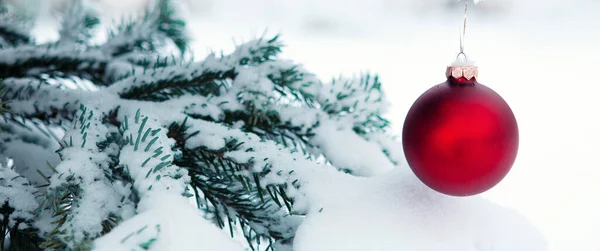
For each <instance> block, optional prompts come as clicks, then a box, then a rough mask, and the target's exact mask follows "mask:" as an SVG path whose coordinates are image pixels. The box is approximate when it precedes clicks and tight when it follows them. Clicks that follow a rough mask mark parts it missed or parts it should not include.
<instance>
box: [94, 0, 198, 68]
mask: <svg viewBox="0 0 600 251" xmlns="http://www.w3.org/2000/svg"><path fill="white" fill-rule="evenodd" d="M172 5H173V3H172V2H171V1H169V0H159V1H158V2H157V4H156V6H152V7H153V8H152V9H149V10H147V11H146V14H145V16H144V18H142V19H140V20H136V21H131V22H129V23H123V24H122V25H121V26H120V27H119V28H118V29H117V31H116V32H112V33H111V34H110V36H109V39H108V42H107V43H106V44H104V45H102V51H103V52H104V53H105V54H107V55H111V56H114V57H116V56H121V55H124V54H127V53H130V52H133V51H135V50H141V51H152V50H154V49H155V48H156V46H157V45H161V44H162V43H164V42H166V41H167V40H170V41H172V42H173V43H174V44H175V46H177V48H178V49H179V50H180V51H181V52H182V53H183V52H184V51H185V50H186V48H187V40H188V35H187V34H186V33H185V31H184V28H185V23H184V22H183V21H182V20H180V19H179V18H178V17H177V16H176V13H175V11H174V6H172Z"/></svg>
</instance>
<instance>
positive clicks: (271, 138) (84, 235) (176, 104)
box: [0, 1, 400, 251]
mask: <svg viewBox="0 0 600 251" xmlns="http://www.w3.org/2000/svg"><path fill="white" fill-rule="evenodd" d="M158 4H159V5H160V6H162V8H155V9H152V11H150V12H148V14H147V15H146V16H145V17H144V18H142V19H141V20H136V21H133V22H131V23H130V24H128V25H124V26H123V27H122V30H121V32H120V33H118V34H115V35H114V36H112V37H111V39H109V40H108V41H107V43H105V44H101V45H98V46H91V45H89V44H88V43H86V41H81V43H79V44H78V45H77V46H76V48H74V47H73V46H71V47H67V46H63V45H61V44H68V43H61V42H59V43H52V44H48V45H43V46H42V45H22V46H17V47H15V48H8V49H2V50H0V66H6V69H5V70H0V75H1V76H4V77H5V78H6V79H5V80H4V86H5V87H6V88H7V91H6V93H5V94H4V95H3V96H2V99H3V101H9V102H10V109H11V111H12V114H4V117H5V118H7V122H6V125H4V127H6V128H8V129H11V130H7V131H6V132H7V133H8V134H9V135H6V137H2V139H3V140H4V141H3V144H11V142H12V143H15V142H19V143H21V142H20V141H18V140H21V141H23V142H25V143H28V144H21V145H23V146H28V147H31V148H32V149H33V145H36V144H40V146H39V148H40V149H46V148H48V147H50V146H51V145H52V144H42V143H43V142H42V141H41V140H39V137H41V135H42V134H43V135H46V134H47V138H48V139H49V140H51V139H52V138H53V137H54V136H52V134H50V133H46V134H44V133H41V134H40V132H42V131H44V132H46V131H48V130H49V129H48V130H46V129H47V128H53V129H55V130H59V129H60V128H61V127H68V128H67V130H66V132H64V133H65V135H64V136H63V137H62V140H60V142H61V148H60V150H59V154H60V157H61V158H60V160H61V161H60V162H58V161H56V160H54V162H53V161H51V160H48V162H49V163H51V164H50V167H47V166H46V165H40V164H38V166H37V167H30V168H29V169H27V170H40V172H41V173H42V174H50V175H48V176H51V177H49V178H48V181H49V184H48V187H47V188H45V189H42V190H41V194H42V195H43V196H42V198H43V200H42V206H41V207H40V208H41V209H43V210H42V212H44V213H43V214H39V217H38V218H36V219H35V220H36V227H37V229H38V230H39V232H38V234H39V235H40V236H41V237H42V238H43V246H44V247H47V248H58V249H68V250H70V249H77V248H81V249H91V248H98V249H99V250H108V249H112V250H114V249H117V250H120V249H124V248H125V249H127V250H129V249H134V250H139V249H151V250H157V249H160V248H164V247H166V245H178V244H181V245H182V246H177V247H181V250H185V247H189V246H184V243H188V244H189V243H192V244H194V245H196V244H198V243H200V242H202V243H212V242H210V241H209V240H206V239H203V238H191V239H193V240H190V238H186V236H189V235H181V236H176V237H173V236H172V235H171V234H170V233H171V232H173V231H177V230H174V229H176V228H177V227H179V226H189V228H187V229H188V231H189V232H190V233H195V234H197V236H201V235H210V236H212V235H213V234H212V233H213V232H214V233H218V232H219V231H217V232H215V229H216V228H215V229H213V228H214V227H213V228H211V227H206V228H205V227H201V228H199V229H198V230H196V229H195V228H194V227H192V226H191V225H188V224H194V226H196V225H197V226H207V225H209V223H210V222H211V221H212V223H213V224H214V225H215V226H217V227H219V228H229V232H230V233H229V234H230V235H232V236H233V237H234V238H238V237H237V236H241V237H243V239H246V240H247V242H248V244H246V246H247V247H252V248H255V249H258V246H260V245H261V243H262V247H263V248H265V246H268V249H270V250H278V251H279V250H290V249H291V248H292V244H293V241H294V239H295V235H296V231H297V229H298V228H299V226H300V224H301V223H302V219H303V217H302V216H303V215H304V214H306V213H307V212H308V211H309V210H310V209H311V208H312V209H314V207H315V205H318V203H316V202H312V201H310V200H311V197H312V196H311V195H309V194H308V191H306V190H305V187H306V186H307V184H311V182H316V181H318V180H320V179H319V178H318V177H317V176H318V175H319V174H322V173H323V172H333V173H336V172H337V170H344V171H345V172H347V173H350V174H352V175H360V176H369V175H373V174H377V173H381V172H383V171H386V170H389V169H390V168H391V167H393V166H394V165H395V163H398V160H399V159H400V158H399V157H398V156H397V144H396V142H394V140H393V138H392V137H391V136H390V135H388V134H387V128H388V126H389V125H388V123H387V121H386V120H385V119H383V118H382V113H383V112H384V111H385V108H386V106H387V103H386V100H385V97H384V95H383V93H382V90H381V84H380V82H379V79H378V78H377V76H375V75H372V74H362V75H360V76H358V77H356V78H349V79H345V78H340V79H335V80H333V81H331V82H322V81H320V80H319V79H318V78H317V77H316V76H315V75H314V74H312V73H311V72H309V71H307V70H306V69H304V68H303V67H302V66H301V65H298V64H296V63H294V62H292V61H289V60H284V59H282V58H280V56H279V53H280V52H281V50H282V47H283V43H282V42H281V40H280V39H279V38H278V37H277V36H276V37H273V38H257V39H254V40H251V41H249V42H247V43H244V44H240V45H237V47H236V50H235V51H234V52H232V53H231V54H228V55H216V54H211V55H209V56H208V57H206V58H205V59H204V60H202V61H198V62H185V61H183V60H178V59H176V58H174V57H171V56H170V55H168V54H167V55H165V54H163V53H162V52H161V51H160V49H161V48H162V46H164V45H165V43H163V42H164V41H165V39H167V38H168V40H171V41H173V42H174V43H175V44H178V42H177V40H178V39H182V40H181V41H180V42H181V43H179V45H183V44H185V43H183V42H185V41H184V40H185V36H184V34H185V33H183V31H182V30H181V29H180V28H181V27H182V26H183V23H180V22H179V21H178V20H177V19H176V18H175V15H174V14H173V13H172V12H170V11H171V10H169V8H165V5H166V4H168V2H167V1H159V2H158ZM167 7H168V6H167ZM74 8H75V7H74ZM171 15H173V16H171ZM74 18H75V17H74ZM79 18H81V16H79ZM69 23H70V22H64V23H63V24H64V25H67V26H68V24H69ZM169 25H172V26H169ZM78 28H82V27H80V26H78ZM83 28H84V27H83ZM74 34H82V33H73V34H71V35H65V36H64V38H69V37H70V38H75V37H81V38H84V37H86V36H79V35H74ZM67 40H69V39H67ZM67 40H65V41H67ZM75 40H76V39H75ZM69 41H74V40H73V39H71V40H69ZM17 52H18V53H21V54H18V55H23V56H17V57H15V58H10V57H8V56H7V55H9V53H17ZM1 55H4V57H1ZM153 60H155V61H153ZM42 61H43V64H42V63H40V62H42ZM3 63H4V65H2V64H3ZM2 74H4V75H2ZM68 76H76V77H79V78H81V79H85V80H86V81H91V82H92V84H94V85H96V87H97V88H95V89H94V90H89V89H85V88H70V87H68V86H67V85H66V84H64V79H65V77H68ZM17 121H20V122H22V124H24V125H25V124H32V123H33V121H35V122H36V123H42V124H43V125H44V126H42V127H40V128H41V130H40V129H38V130H37V131H35V133H34V132H33V131H30V130H20V129H18V128H21V127H19V126H18V125H19V124H18V123H17ZM44 128H46V129H44ZM30 133H31V134H32V135H35V138H38V140H37V141H26V140H24V139H25V138H26V135H27V134H30ZM6 149H16V147H13V148H6ZM365 149H366V150H365ZM54 150H56V149H54ZM41 152H46V150H43V151H42V150H40V153H41ZM347 152H352V153H353V154H352V155H348V154H347ZM2 154H3V155H5V156H7V157H9V158H14V160H15V161H14V163H15V165H22V163H28V165H35V164H32V163H38V162H39V161H30V162H25V161H23V160H22V159H23V155H18V154H14V151H3V152H2ZM367 160H369V162H367ZM15 170H26V169H24V168H22V167H17V168H16V169H15ZM47 172H50V173H47ZM20 174H21V175H23V176H25V177H26V178H30V177H27V176H28V175H32V172H25V171H24V172H23V173H20ZM35 174H36V175H37V176H35V177H36V178H38V179H39V178H40V177H45V175H39V173H38V172H35ZM32 178H33V177H32ZM38 181H39V180H38ZM90 191H94V193H92V192H90ZM96 191H97V192H96ZM186 196H192V197H193V199H194V200H195V201H196V206H195V207H194V206H191V205H189V203H188V201H187V199H186ZM163 202H168V203H172V204H166V205H165V204H164V203H163ZM183 205H187V206H183ZM90 208H94V210H90ZM180 210H181V212H180V215H178V216H177V217H176V218H173V219H174V220H173V221H168V220H167V215H166V214H165V212H170V211H173V212H179V211H180ZM203 218H206V219H208V221H207V220H205V219H203ZM57 220H58V221H57ZM187 221H189V222H187ZM52 222H53V223H52ZM173 224H175V225H173ZM176 225H177V226H176ZM186 233H187V232H186ZM219 234H222V233H219ZM214 236H218V234H214ZM218 238H220V237H215V239H218ZM175 243H177V244H175ZM265 243H266V244H265ZM198 245H199V244H198ZM216 245H219V244H216ZM222 245H227V244H222ZM233 246H235V245H233ZM233 246H232V250H239V249H237V248H239V247H237V246H236V247H233ZM169 247H172V246H169Z"/></svg>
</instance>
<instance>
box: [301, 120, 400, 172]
mask: <svg viewBox="0 0 600 251" xmlns="http://www.w3.org/2000/svg"><path fill="white" fill-rule="evenodd" d="M315 134H316V136H315V137H314V138H313V139H312V140H311V141H312V143H314V144H315V145H317V146H319V147H320V148H321V150H322V151H323V154H324V155H325V156H326V157H327V159H328V160H329V161H331V162H332V163H333V165H334V166H336V167H338V168H343V169H348V170H350V171H351V172H352V174H354V175H359V176H375V175H379V174H384V173H386V172H388V171H390V170H392V169H393V168H394V165H393V164H392V163H391V162H390V161H389V159H388V157H387V156H386V155H385V154H384V153H383V151H382V149H381V147H379V145H377V144H376V143H374V142H369V141H366V140H365V139H363V138H362V137H360V136H358V135H356V133H354V132H353V131H352V130H351V129H348V128H345V129H339V128H337V127H336V126H335V124H333V123H332V122H328V121H322V124H321V125H320V126H319V127H317V129H315Z"/></svg>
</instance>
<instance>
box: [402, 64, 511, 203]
mask: <svg viewBox="0 0 600 251" xmlns="http://www.w3.org/2000/svg"><path fill="white" fill-rule="evenodd" d="M477 74H478V69H477V67H476V66H449V67H448V69H447V71H446V77H447V81H446V82H444V83H441V84H439V85H436V86H434V87H432V88H431V89H429V90H428V91H426V92H425V93H423V94H422V95H421V96H420V97H419V98H418V99H417V100H416V101H415V102H414V104H413V105H412V107H411V108H410V110H409V112H408V114H407V116H406V120H405V122H404V128H403V131H402V144H403V147H404V154H405V156H406V159H407V161H408V164H409V166H410V168H411V169H412V170H413V172H414V173H415V175H416V176H417V177H418V178H419V179H420V180H421V181H422V182H423V183H424V184H425V185H427V186H428V187H430V188H432V189H433V190H436V191H438V192H440V193H443V194H446V195H452V196H471V195H475V194H479V193H482V192H484V191H487V190H489V189H490V188H492V187H494V186H495V185H497V184H498V183H499V182H500V181H501V180H502V179H503V178H504V177H505V176H506V175H507V174H508V172H509V171H510V169H511V167H512V165H513V163H514V161H515V159H516V156H517V151H518V147H519V130H518V126H517V121H516V119H515V116H514V114H513V112H512V110H511V108H510V107H509V105H508V104H507V103H506V101H504V99H503V98H502V97H500V95H498V94H497V93H496V92H495V91H493V90H492V89H490V88H489V87H487V86H485V85H482V84H480V83H478V82H477Z"/></svg>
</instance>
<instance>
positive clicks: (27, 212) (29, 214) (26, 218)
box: [0, 165, 42, 251]
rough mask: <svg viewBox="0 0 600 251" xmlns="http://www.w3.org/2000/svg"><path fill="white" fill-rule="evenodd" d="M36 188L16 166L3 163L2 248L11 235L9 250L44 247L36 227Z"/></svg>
mask: <svg viewBox="0 0 600 251" xmlns="http://www.w3.org/2000/svg"><path fill="white" fill-rule="evenodd" d="M35 192H36V190H35V189H34V188H33V186H32V185H31V183H29V181H28V180H27V179H25V178H24V177H22V176H20V175H19V174H18V173H16V172H15V171H14V170H12V168H9V167H4V166H1V165H0V235H1V236H0V250H4V247H5V243H6V241H7V238H8V242H9V245H8V250H32V251H33V250H41V249H40V248H39V247H37V246H38V245H39V244H40V243H41V241H42V240H41V238H40V237H38V233H37V229H35V227H34V226H33V221H34V214H35V209H36V207H37V206H38V203H37V201H36V199H35Z"/></svg>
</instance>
